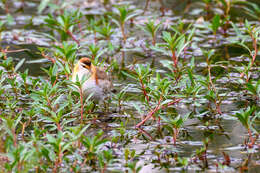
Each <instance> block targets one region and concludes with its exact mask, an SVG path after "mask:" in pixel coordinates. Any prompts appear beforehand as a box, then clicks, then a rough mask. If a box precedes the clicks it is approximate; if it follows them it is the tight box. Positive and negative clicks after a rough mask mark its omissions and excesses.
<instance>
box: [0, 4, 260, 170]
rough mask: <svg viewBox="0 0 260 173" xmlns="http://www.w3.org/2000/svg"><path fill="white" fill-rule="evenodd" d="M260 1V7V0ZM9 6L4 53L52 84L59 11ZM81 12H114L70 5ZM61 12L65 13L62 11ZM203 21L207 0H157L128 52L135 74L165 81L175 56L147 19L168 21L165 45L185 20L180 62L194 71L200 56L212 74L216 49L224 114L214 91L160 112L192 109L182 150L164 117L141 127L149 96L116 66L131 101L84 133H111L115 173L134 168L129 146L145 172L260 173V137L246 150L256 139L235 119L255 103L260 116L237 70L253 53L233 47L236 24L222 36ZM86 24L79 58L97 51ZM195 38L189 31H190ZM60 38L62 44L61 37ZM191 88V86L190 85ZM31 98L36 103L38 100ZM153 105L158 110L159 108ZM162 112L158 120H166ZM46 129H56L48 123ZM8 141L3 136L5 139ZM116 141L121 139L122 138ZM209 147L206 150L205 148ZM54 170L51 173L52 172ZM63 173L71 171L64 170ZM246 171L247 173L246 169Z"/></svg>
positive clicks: (234, 14)
mask: <svg viewBox="0 0 260 173" xmlns="http://www.w3.org/2000/svg"><path fill="white" fill-rule="evenodd" d="M64 2H65V1H64ZM112 2H113V3H114V4H127V3H128V2H125V1H124V2H117V1H115V2H114V1H112ZM160 2H163V3H160ZM252 2H253V1H252ZM255 2H256V3H258V2H257V1H255ZM129 3H130V4H131V5H130V8H133V9H138V10H143V9H144V7H145V1H137V0H135V1H131V2H129ZM8 4H9V12H10V13H11V14H12V17H13V20H11V21H10V23H9V25H7V27H6V29H5V30H3V31H2V33H1V40H2V41H1V47H2V49H3V48H6V47H9V49H8V50H19V51H17V52H10V53H8V54H7V56H8V57H12V58H13V61H14V62H15V64H17V63H18V62H19V61H20V60H21V59H25V62H24V63H23V65H22V66H21V68H20V69H19V71H20V72H24V71H26V69H28V72H29V76H31V77H32V78H33V79H36V78H38V77H42V78H44V79H46V80H48V78H49V77H48V75H47V74H46V73H45V72H44V71H43V70H42V68H46V69H49V68H50V67H51V66H52V63H51V62H50V61H49V60H48V59H46V58H44V57H43V56H42V55H41V52H40V51H39V50H38V47H42V48H50V50H51V49H52V48H53V47H52V46H53V44H56V45H58V44H59V45H61V43H57V42H55V41H53V40H52V39H50V38H48V37H47V36H46V35H45V34H44V33H48V34H50V28H48V27H46V26H45V25H44V24H45V22H44V18H46V17H47V12H48V11H51V10H50V9H51V7H48V8H50V9H45V10H44V11H43V13H42V14H38V13H37V7H38V5H39V2H38V1H36V0H34V1H25V4H24V6H23V11H18V9H19V7H20V6H21V2H20V1H14V2H11V1H10V3H8ZM175 4H176V5H175ZM76 7H78V9H79V10H80V11H81V12H82V13H83V15H86V16H91V17H93V16H94V17H97V18H99V17H100V16H102V15H104V11H105V10H106V9H105V8H104V7H103V6H102V5H101V3H100V2H98V1H80V2H76V1H75V2H73V3H71V4H70V5H67V9H68V10H69V9H70V10H71V8H76ZM236 7H237V8H236ZM258 7H260V6H258ZM160 8H161V9H164V12H163V13H164V16H162V11H160ZM242 9H243V7H242V6H241V5H236V4H234V7H233V8H232V9H231V14H230V15H231V19H232V20H233V22H234V23H236V24H237V25H238V26H239V27H240V28H243V27H244V24H243V23H241V22H240V23H239V21H240V20H242V19H243V18H245V17H247V15H246V13H245V12H241V14H240V11H241V10H242ZM214 10H215V11H218V10H219V11H220V10H221V9H219V8H218V7H216V6H214V9H213V10H212V11H211V12H210V13H213V14H210V18H212V17H211V15H214V13H215V11H214ZM52 12H53V14H54V13H55V11H52ZM220 13H221V12H220ZM0 14H1V15H0V18H1V19H2V20H6V18H7V15H6V13H5V11H4V10H3V9H1V11H0ZM55 15H58V12H57V14H55ZM201 16H204V19H203V21H204V20H205V21H204V22H205V23H207V22H208V21H206V18H207V17H206V12H205V9H204V5H203V3H202V1H199V0H197V1H194V2H193V1H192V2H191V1H190V0H186V1H181V2H180V1H174V2H173V1H171V0H166V1H151V2H149V6H148V8H147V11H146V12H145V13H144V14H143V13H142V14H139V15H137V16H136V17H135V18H134V19H133V20H132V24H130V22H128V23H127V27H126V31H127V32H126V33H127V35H128V38H127V40H126V44H125V48H124V54H125V60H126V68H127V69H130V70H131V69H135V68H136V67H137V64H143V65H145V66H147V65H148V64H153V66H154V67H153V69H154V71H156V72H159V73H160V74H161V75H162V76H167V75H169V74H171V72H170V70H169V69H168V68H166V67H165V66H164V64H163V63H162V60H171V57H170V56H168V55H166V54H167V53H161V52H156V51H154V50H152V49H149V48H148V47H147V44H151V41H150V40H151V38H150V37H148V36H147V34H146V33H145V32H144V31H143V30H141V29H140V27H139V26H143V25H144V22H147V21H148V19H151V20H154V21H156V23H159V22H161V28H160V30H159V33H158V36H157V38H156V41H157V42H158V43H160V42H163V38H162V35H161V34H160V33H161V32H162V31H170V27H171V26H172V25H176V24H177V23H179V22H180V21H182V22H183V23H184V26H188V25H189V24H192V26H194V27H196V29H195V32H194V36H193V38H192V41H191V44H189V46H188V47H187V48H186V49H185V50H184V51H185V54H184V53H182V54H181V56H180V61H179V63H180V66H183V67H184V66H186V67H187V68H189V66H190V65H191V64H190V62H191V59H192V58H193V57H194V61H195V69H194V74H195V75H200V76H204V77H207V75H208V71H207V68H208V66H207V63H206V57H205V56H204V55H203V51H202V50H206V49H207V50H211V49H214V50H215V52H214V55H215V56H213V58H212V59H211V61H212V69H211V70H212V71H211V73H212V77H213V79H216V78H217V79H216V80H214V85H215V88H216V90H217V91H218V94H219V96H220V97H221V98H222V100H221V104H220V110H221V114H218V113H214V111H212V109H214V108H215V105H214V102H208V100H207V99H206V98H205V94H206V92H204V93H203V92H201V93H198V96H197V97H196V100H192V97H184V96H181V97H180V98H181V101H180V102H179V103H178V104H174V105H173V106H171V107H170V108H169V109H165V110H161V111H160V112H159V113H158V114H161V115H163V116H177V115H180V116H182V117H183V116H185V115H186V114H187V113H190V112H192V114H191V115H190V117H189V118H188V119H187V120H186V121H185V122H184V125H182V126H181V128H180V133H179V135H178V138H177V142H176V145H174V144H173V142H172V141H173V137H172V132H170V131H169V129H168V128H167V127H166V126H164V125H165V124H166V123H165V122H163V121H161V122H160V126H159V125H158V122H157V119H154V120H153V118H151V120H149V121H147V122H146V123H145V124H144V125H142V126H141V127H140V128H136V125H137V124H138V123H139V122H140V121H141V120H142V118H143V117H144V116H145V115H147V114H148V113H149V111H150V110H151V108H150V109H149V107H147V106H145V104H144V102H143V101H141V99H139V96H140V95H142V90H141V89H140V84H139V82H138V81H136V80H133V79H130V78H126V77H122V76H120V74H118V73H117V72H113V71H112V70H113V69H112V70H111V71H112V72H111V71H110V72H111V73H112V74H113V75H112V78H113V82H114V88H115V89H116V90H117V93H118V92H120V91H122V90H123V89H124V88H125V86H128V87H127V88H126V89H125V97H124V98H125V100H122V103H121V108H120V110H119V107H118V100H116V99H115V98H114V97H113V98H112V101H111V103H110V107H109V111H108V112H109V113H104V111H103V110H102V106H99V107H98V108H97V109H96V110H95V111H94V113H86V117H90V119H91V123H92V119H95V121H94V123H92V125H91V127H89V128H88V129H87V131H86V132H85V133H84V134H85V135H86V136H94V135H96V134H97V131H98V130H100V129H102V130H103V131H104V134H103V136H104V138H106V139H108V141H109V142H107V143H106V144H105V146H103V148H104V150H107V149H112V151H113V155H114V157H115V159H114V162H113V163H111V164H108V167H107V171H109V172H117V171H118V172H123V171H126V170H128V168H127V167H126V166H125V162H126V161H125V156H124V155H125V150H126V149H129V150H130V151H133V150H135V151H136V157H134V158H132V161H137V165H140V166H142V169H141V171H140V172H142V173H145V172H150V173H152V172H201V171H205V172H238V171H241V167H242V165H243V166H245V165H247V168H248V172H259V170H260V153H259V145H260V144H259V142H260V139H259V138H256V141H255V145H254V147H252V148H248V147H247V146H246V145H245V144H246V142H247V141H248V138H249V136H248V131H247V129H246V128H245V127H244V126H243V124H242V123H241V122H240V121H238V119H237V118H236V117H235V114H236V113H237V112H239V111H240V109H244V110H245V109H246V108H247V107H248V106H253V105H255V106H256V112H257V111H258V113H259V96H258V100H257V99H256V100H255V99H253V96H252V95H250V94H248V92H247V91H246V90H245V89H244V88H245V86H243V83H239V82H238V81H239V80H240V76H241V73H239V72H238V70H236V69H239V68H241V69H242V68H243V65H247V64H248V63H249V61H250V58H248V56H246V55H245V54H246V53H247V50H246V49H244V48H242V47H241V46H239V45H237V44H234V43H233V41H232V40H235V37H236V32H235V30H234V29H233V28H232V27H231V26H230V27H229V28H228V31H227V36H225V37H224V36H223V34H222V33H223V30H221V29H219V30H218V32H217V34H216V35H214V34H213V32H212V31H211V30H210V29H209V27H208V26H209V25H207V24H205V23H203V22H202V23H200V22H198V19H199V18H200V17H201ZM248 20H249V22H250V23H251V24H255V25H256V26H259V25H260V22H259V20H258V21H257V20H254V19H252V18H250V17H248ZM111 22H112V21H111ZM82 25H85V26H82V29H83V31H82V32H77V33H75V35H76V38H79V39H80V41H81V43H82V45H81V47H80V49H79V50H78V52H77V54H78V55H79V56H82V55H83V56H84V55H86V54H89V51H88V50H87V45H88V44H91V43H93V38H94V35H93V33H91V32H90V31H87V30H84V29H86V27H88V26H87V25H88V24H86V19H85V18H83V19H82ZM112 26H113V28H114V33H113V35H112V36H111V43H112V44H114V45H120V44H122V41H120V39H121V38H122V36H121V31H120V29H119V27H118V26H116V25H115V24H112ZM190 32H191V31H190ZM187 33H189V31H188V32H187ZM56 34H57V33H56ZM82 35H83V36H82ZM57 40H59V39H58V38H57ZM71 42H73V41H71ZM100 42H101V41H100ZM246 44H247V45H250V44H251V42H250V41H247V42H246ZM100 45H102V46H101V48H104V47H105V46H104V44H103V42H102V43H100ZM47 54H48V56H53V53H47ZM103 56H104V57H103V58H105V57H110V58H114V59H115V60H117V61H118V62H120V61H121V56H122V52H121V51H120V50H118V49H117V48H115V49H114V52H113V55H112V56H111V55H110V54H109V53H106V52H105V53H104V55H103ZM259 57H260V54H259V53H258V55H257V56H256V60H255V65H254V66H253V67H252V70H251V71H250V74H251V77H250V79H251V80H252V82H253V83H254V84H256V83H257V82H258V81H259V76H260V71H259V70H260V68H259V62H260V61H259V59H260V58H259ZM121 75H122V74H121ZM61 76H62V77H61V78H60V79H59V80H62V79H64V74H62V75H61ZM167 80H168V79H167ZM169 80H170V79H169ZM197 84H199V83H197ZM184 86H185V85H183V86H182V87H184ZM39 89H40V87H39ZM176 89H178V91H180V93H175V94H174V95H175V96H176V97H177V98H178V94H179V95H181V94H183V93H182V92H183V91H184V90H183V89H182V88H178V87H177V86H176ZM127 98H128V99H127ZM142 99H144V98H142ZM29 100H31V99H30V97H29ZM19 102H21V103H20V104H21V105H23V104H24V105H27V106H28V105H29V104H28V103H27V99H25V101H24V103H23V101H22V99H20V100H19ZM1 105H2V103H1ZM136 105H138V106H136ZM246 105H248V106H246ZM30 106H31V105H29V106H28V107H25V108H24V109H30ZM153 106H155V104H154V105H153ZM136 107H139V108H140V109H141V112H140V111H138V110H137V109H136ZM7 112H8V111H5V110H4V107H1V109H0V113H2V114H3V115H5V114H7ZM75 112H76V113H75ZM75 112H74V113H73V115H76V116H78V117H80V114H79V113H78V111H75ZM158 114H157V115H156V116H159V115H158ZM64 116H65V115H64ZM66 116H67V115H66ZM25 119H26V118H25ZM34 121H35V123H38V122H37V121H39V122H40V121H41V120H37V119H36V120H34ZM0 123H1V121H0ZM40 124H41V125H43V124H45V122H44V121H42V122H40ZM46 124H47V125H48V123H46ZM77 124H79V121H76V120H75V121H73V122H72V123H71V124H69V125H68V127H70V126H72V127H73V126H74V125H77ZM158 126H159V127H158ZM47 127H48V126H47ZM254 129H255V130H256V131H258V132H259V130H260V124H259V119H256V120H255V122H254ZM31 130H33V124H31V125H29V126H28V127H27V128H26V129H25V131H26V133H27V134H26V135H28V136H30V131H31ZM2 131H3V130H1V132H2ZM50 133H53V131H52V132H51V131H50ZM255 135H256V134H255ZM1 136H2V137H3V136H4V135H1ZM3 138H5V137H3ZM3 138H2V139H3ZM114 138H117V139H116V140H114ZM20 140H22V139H20ZM113 140H114V141H113ZM25 141H26V140H25ZM112 141H113V142H112ZM203 149H205V151H204V150H203ZM0 151H1V150H0ZM76 152H81V151H80V149H79V151H75V153H76ZM77 155H78V153H77ZM77 157H78V156H76V155H74V154H73V153H72V154H70V156H68V158H71V159H72V160H75V159H77ZM185 159H186V160H187V164H185V163H184V160H185ZM181 160H182V161H183V162H182V161H181ZM227 160H229V161H230V163H229V164H226V163H225V162H226V161H227ZM9 161H10V160H9ZM66 163H67V162H66ZM66 163H65V162H64V163H63V164H62V166H64V165H66ZM181 163H183V164H181ZM0 166H1V164H0ZM62 166H61V167H62ZM64 167H66V166H64ZM85 169H87V170H89V167H87V168H83V169H82V170H81V171H83V172H84V170H85ZM50 170H51V169H49V170H48V171H50ZM66 170H68V168H66V169H64V171H65V172H66ZM85 171H86V170H85ZM60 172H63V171H62V169H61V170H60ZM72 172H73V171H72ZM241 172H243V170H242V171H241Z"/></svg>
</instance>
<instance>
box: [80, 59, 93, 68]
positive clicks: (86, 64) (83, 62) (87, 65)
mask: <svg viewBox="0 0 260 173" xmlns="http://www.w3.org/2000/svg"><path fill="white" fill-rule="evenodd" d="M78 66H79V68H80V70H88V71H91V69H92V66H93V65H92V63H91V60H90V59H89V58H81V59H80V60H79V62H78Z"/></svg>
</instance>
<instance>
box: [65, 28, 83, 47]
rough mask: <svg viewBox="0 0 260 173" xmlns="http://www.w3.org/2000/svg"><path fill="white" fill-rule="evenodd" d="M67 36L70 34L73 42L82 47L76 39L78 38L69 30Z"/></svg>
mask: <svg viewBox="0 0 260 173" xmlns="http://www.w3.org/2000/svg"><path fill="white" fill-rule="evenodd" d="M67 34H69V36H70V37H71V38H72V40H74V41H75V42H76V43H77V44H78V46H80V43H79V40H78V39H76V37H75V36H74V35H73V34H72V33H71V32H70V31H69V30H68V31H67Z"/></svg>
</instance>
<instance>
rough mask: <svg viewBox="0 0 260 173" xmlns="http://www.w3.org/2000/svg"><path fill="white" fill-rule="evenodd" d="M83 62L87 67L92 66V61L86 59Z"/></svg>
mask: <svg viewBox="0 0 260 173" xmlns="http://www.w3.org/2000/svg"><path fill="white" fill-rule="evenodd" d="M82 63H83V65H84V67H85V68H90V66H91V61H84V62H82Z"/></svg>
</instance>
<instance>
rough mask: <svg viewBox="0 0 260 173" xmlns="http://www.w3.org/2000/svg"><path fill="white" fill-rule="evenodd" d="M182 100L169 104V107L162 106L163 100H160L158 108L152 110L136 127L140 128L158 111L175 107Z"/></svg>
mask: <svg viewBox="0 0 260 173" xmlns="http://www.w3.org/2000/svg"><path fill="white" fill-rule="evenodd" d="M180 100H181V99H177V100H174V101H172V102H170V103H168V104H167V105H160V103H161V99H160V100H159V101H158V104H157V106H156V107H155V108H154V109H153V110H151V111H150V112H149V113H148V115H147V116H146V117H145V118H144V119H143V120H142V121H141V122H140V123H138V124H137V125H136V127H137V128H139V127H140V126H141V125H143V124H144V123H145V122H146V121H147V120H148V119H150V118H151V117H152V116H153V115H154V114H155V113H156V112H157V111H158V110H160V109H164V108H166V107H168V106H170V105H173V104H175V103H178V102H179V101H180Z"/></svg>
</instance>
